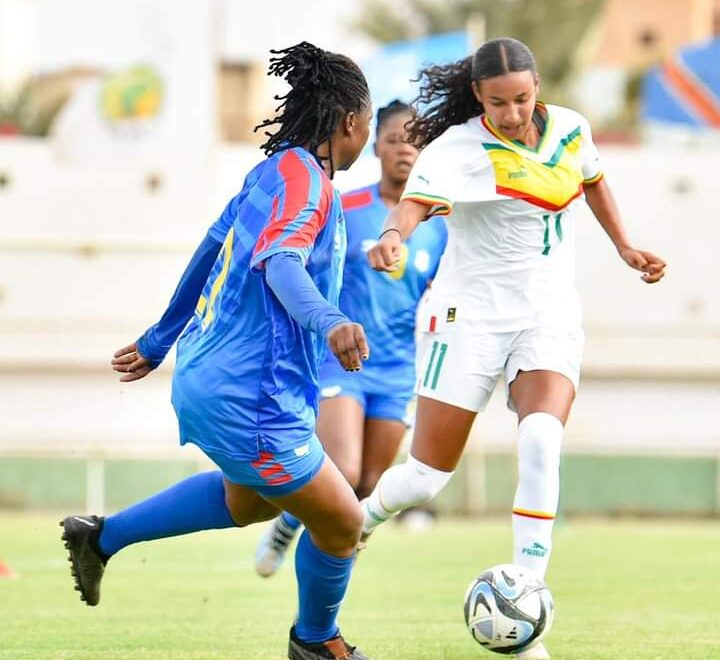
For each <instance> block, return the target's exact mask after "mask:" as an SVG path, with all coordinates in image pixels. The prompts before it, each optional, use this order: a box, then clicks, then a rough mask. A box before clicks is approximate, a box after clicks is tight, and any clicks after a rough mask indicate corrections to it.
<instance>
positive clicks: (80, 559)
mask: <svg viewBox="0 0 720 660" xmlns="http://www.w3.org/2000/svg"><path fill="white" fill-rule="evenodd" d="M276 55H278V56H277V57H274V58H273V59H272V60H271V65H270V74H272V75H276V76H281V77H284V78H285V79H286V80H287V82H288V83H289V84H290V86H291V89H290V91H289V92H288V94H287V95H286V96H284V97H282V98H281V100H282V104H281V105H280V107H279V108H278V111H279V112H280V114H279V116H277V117H276V118H274V119H271V120H267V121H265V122H264V123H263V124H261V125H260V127H259V128H271V127H273V126H277V128H276V130H275V132H274V133H273V132H266V135H267V136H268V140H267V141H266V142H265V144H264V145H263V149H264V150H265V152H266V154H267V155H268V158H267V159H266V160H265V161H263V162H262V163H260V164H259V165H258V166H257V167H256V168H255V169H254V170H252V172H250V174H249V175H248V176H247V178H246V180H245V184H244V186H243V189H242V190H241V192H240V193H239V194H238V195H237V196H236V197H234V198H233V199H232V200H231V201H230V203H229V204H228V206H227V208H226V209H225V211H224V212H223V214H222V215H221V217H220V218H219V220H218V221H217V222H216V223H215V224H214V225H213V226H212V227H211V228H210V231H209V232H208V236H207V237H206V239H205V240H204V241H203V243H202V244H201V246H200V247H199V248H198V250H197V252H196V254H195V255H194V257H193V259H192V261H191V263H190V265H189V267H188V269H187V270H186V273H185V275H184V276H183V278H182V280H181V282H180V285H179V286H178V289H177V290H176V292H175V295H174V297H173V299H172V300H171V303H170V306H169V308H168V311H167V312H166V314H165V315H164V316H163V318H162V319H161V321H160V322H159V323H158V324H156V325H155V326H153V327H152V328H150V329H149V330H148V331H147V332H146V333H145V334H144V335H143V336H142V337H141V338H140V339H139V340H138V341H137V342H136V343H134V344H131V345H130V346H128V347H126V348H124V349H121V350H120V351H118V352H117V353H116V355H115V359H114V360H113V367H114V369H115V370H116V371H119V372H121V373H123V374H124V376H123V378H121V380H124V381H131V380H137V379H139V378H142V377H143V376H145V375H147V374H148V373H149V371H150V370H151V369H152V368H153V367H155V366H157V364H159V362H160V361H161V360H162V358H163V357H164V356H165V353H166V352H167V350H168V349H169V347H170V346H171V345H172V344H173V343H174V341H175V339H176V338H177V336H178V334H179V333H180V331H181V330H182V328H183V326H184V325H185V323H186V322H187V319H188V318H189V316H190V315H191V313H192V311H191V310H192V309H193V307H195V306H196V303H197V308H196V311H195V314H194V316H193V318H192V321H191V322H190V324H189V325H188V327H187V329H186V331H185V333H184V334H183V336H182V337H181V339H180V340H179V343H178V357H177V365H176V368H175V374H174V378H173V388H172V402H173V405H174V407H175V411H176V413H177V417H178V421H179V426H180V442H181V443H186V442H192V443H195V444H196V445H198V446H199V447H200V448H201V449H202V450H203V451H204V452H205V453H206V454H207V455H208V456H209V457H210V458H211V459H212V460H213V461H214V462H215V463H216V464H217V465H218V466H219V467H220V471H215V472H207V473H202V474H198V475H195V476H193V477H190V478H189V479H186V480H185V481H182V482H180V483H178V484H176V485H175V486H173V487H172V488H170V489H168V490H166V491H163V492H161V493H159V494H157V495H155V496H153V497H151V498H149V499H148V500H145V501H144V502H140V503H139V504H136V505H134V506H131V507H129V508H128V509H125V510H123V511H120V512H119V513H117V514H115V515H112V516H109V517H108V518H99V517H97V516H69V517H67V518H65V519H64V520H63V521H62V523H61V524H62V525H63V526H64V533H63V539H64V540H65V544H66V546H67V548H68V550H69V552H70V559H71V561H72V568H73V575H74V576H75V581H76V583H77V588H78V590H79V591H80V593H81V596H82V598H83V600H85V602H86V603H87V604H88V605H96V604H97V603H98V601H99V598H100V581H101V578H102V576H103V572H104V568H105V565H106V563H107V561H108V560H109V559H110V558H111V557H112V556H113V555H115V554H116V553H117V552H118V551H119V550H121V549H122V548H124V547H126V546H128V545H130V544H132V543H137V542H139V541H149V540H152V539H157V538H164V537H169V536H176V535H179V534H187V533H190V532H195V531H199V530H204V529H218V528H226V527H235V526H244V525H248V524H251V523H253V522H257V521H260V520H267V519H268V518H272V517H274V516H276V515H277V513H278V511H279V510H288V511H292V513H293V514H294V515H296V516H297V517H298V518H299V519H300V520H302V521H303V523H304V524H305V526H306V528H307V531H306V533H304V534H303V536H302V537H301V539H300V541H299V544H298V552H297V555H296V573H297V580H298V595H299V606H298V616H297V620H296V622H295V625H294V626H293V627H292V628H291V630H290V644H289V651H288V653H289V657H290V658H291V659H294V660H315V659H321V658H326V659H335V658H344V659H348V660H351V659H352V660H363V659H364V660H367V658H366V656H365V655H363V654H362V653H361V652H360V651H358V650H357V649H355V648H354V647H351V646H350V645H348V644H347V643H346V642H345V641H344V640H343V638H342V637H341V635H340V632H339V630H338V627H337V624H336V618H337V612H338V609H339V607H340V603H341V602H342V600H343V597H344V595H345V592H346V589H347V585H348V582H349V579H350V572H351V568H352V564H353V556H354V552H355V546H356V544H357V541H358V538H359V535H360V525H361V522H362V516H361V513H360V507H359V504H358V501H357V498H356V497H355V494H354V493H353V491H352V489H351V488H350V486H349V485H348V483H347V481H346V480H345V478H344V477H343V476H342V474H341V473H340V471H339V470H338V469H337V467H336V466H335V464H334V463H333V462H332V461H330V460H325V454H324V452H323V449H322V447H321V445H320V443H319V442H318V440H317V437H316V436H315V417H316V413H317V407H318V399H319V396H318V365H319V364H320V363H321V361H322V357H323V353H324V348H325V343H326V342H327V344H329V346H330V349H331V350H332V352H333V354H334V355H335V356H337V359H338V360H339V361H340V363H341V364H342V366H343V368H344V369H348V370H350V371H355V370H359V369H360V368H361V360H362V359H365V358H367V355H368V346H367V343H366V340H365V335H364V332H363V329H362V327H361V326H360V325H358V324H356V323H351V322H350V321H349V320H348V318H347V316H345V315H344V314H343V313H341V312H340V311H339V310H338V309H337V307H336V304H337V301H338V294H339V290H340V284H341V278H342V267H343V261H344V258H345V252H346V236H345V223H344V219H343V215H342V209H341V202H340V196H339V194H338V193H337V192H336V191H335V190H334V188H333V186H332V183H331V181H330V179H331V178H332V176H333V174H334V172H335V171H336V170H339V169H346V168H348V167H349V166H350V165H351V164H352V163H353V161H354V160H355V159H356V158H357V156H358V155H359V153H360V151H361V150H362V148H363V146H364V145H365V143H366V141H367V138H368V133H369V123H370V119H371V116H372V114H371V113H372V111H371V104H370V97H369V93H368V88H367V83H366V81H365V78H364V76H363V74H362V72H361V71H360V69H359V68H358V66H357V65H356V64H355V63H354V62H353V61H352V60H350V59H348V58H347V57H345V56H343V55H338V54H335V53H330V52H327V51H323V50H321V49H319V48H316V47H315V46H312V45H311V44H308V43H302V44H299V45H297V46H293V47H292V48H288V49H286V50H283V51H278V52H276Z"/></svg>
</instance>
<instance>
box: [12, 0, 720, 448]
mask: <svg viewBox="0 0 720 660" xmlns="http://www.w3.org/2000/svg"><path fill="white" fill-rule="evenodd" d="M8 3H9V4H8ZM15 5H17V6H21V7H23V9H22V11H23V12H25V13H24V14H23V16H24V18H23V19H22V20H23V21H24V23H23V25H28V24H29V23H28V22H27V21H28V20H29V19H28V16H30V15H31V14H32V13H33V12H34V16H35V20H36V23H35V24H34V25H35V27H34V30H35V31H34V33H33V34H34V36H33V37H32V38H30V39H28V41H27V43H28V44H34V45H33V48H32V49H28V50H25V51H22V52H23V53H24V55H23V57H25V58H26V64H23V66H27V61H28V60H29V59H31V65H30V68H32V69H33V70H42V71H50V70H52V69H53V67H67V66H74V65H77V66H86V67H88V66H92V67H97V68H98V69H101V70H103V71H104V70H110V71H115V72H117V73H120V74H122V73H123V72H127V71H128V70H130V69H132V68H133V67H136V66H138V65H149V66H150V67H151V68H153V69H154V70H156V71H157V72H158V73H159V74H160V76H161V78H162V80H163V85H162V86H161V90H160V91H159V94H160V98H161V101H160V105H159V106H158V107H157V108H156V112H155V114H152V113H151V114H150V115H143V114H142V113H140V116H139V117H135V119H137V123H135V124H133V123H132V121H130V122H129V123H128V119H127V117H125V118H123V117H120V119H117V118H115V119H113V117H114V115H112V112H110V115H111V116H110V117H108V116H107V112H108V108H107V107H105V108H104V109H103V106H102V105H100V106H99V105H98V104H97V103H95V102H94V100H97V99H98V98H101V96H102V95H101V90H102V80H105V79H104V78H103V79H102V80H101V79H100V78H98V79H97V80H95V81H92V82H93V84H94V85H95V88H92V87H88V88H87V91H86V92H85V93H86V94H87V98H86V99H85V100H83V99H78V100H77V106H75V107H73V106H70V107H69V108H68V115H66V117H65V118H64V120H65V122H66V123H65V124H64V125H63V123H62V121H61V123H60V125H59V126H58V132H57V133H56V135H55V139H54V140H48V141H43V140H25V139H18V138H16V139H2V138H0V183H1V182H3V181H4V185H0V263H2V268H0V419H2V420H3V423H2V424H1V425H0V455H1V454H2V453H3V452H5V453H9V452H19V451H21V452H33V451H37V452H48V451H50V452H56V453H61V454H62V453H67V452H68V451H70V450H73V451H76V452H79V453H80V454H81V455H86V454H87V455H94V456H98V455H106V454H113V453H115V454H123V455H128V454H139V455H142V454H158V453H159V454H170V455H179V452H178V450H176V427H175V420H174V416H173V413H172V410H171V408H170V404H169V380H168V374H169V370H168V369H167V368H163V369H162V370H161V371H160V372H159V373H158V374H155V375H153V377H151V378H148V379H145V380H143V381H142V382H140V383H137V384H134V385H130V386H121V385H120V384H118V383H117V382H116V380H115V378H114V376H113V374H112V373H111V372H110V370H109V368H108V366H107V363H108V361H109V358H110V354H111V353H112V351H113V350H115V349H116V348H118V347H120V346H122V345H125V344H127V343H128V342H130V341H132V340H133V339H134V338H135V337H136V336H138V335H139V334H140V333H141V332H142V330H144V328H145V327H146V326H147V325H148V324H149V323H150V322H152V321H154V320H155V319H156V318H157V317H158V315H159V314H160V313H161V311H162V310H163V309H164V307H165V304H166V302H167V300H168V298H169V296H170V294H171V292H172V289H173V287H174V284H175V282H176V281H177V278H178V276H179V274H180V273H181V271H182V269H183V267H184V265H185V263H186V262H187V259H188V257H189V255H190V253H191V251H192V249H193V247H194V245H195V244H196V242H197V241H198V240H199V239H200V237H201V236H202V235H203V234H204V232H205V230H206V228H207V226H208V225H209V223H210V222H211V221H212V220H213V219H214V218H215V217H216V216H217V214H219V212H220V211H221V210H222V207H223V206H224V203H225V202H226V200H227V198H228V197H229V196H230V195H232V194H233V193H234V192H236V191H237V189H238V188H239V186H240V185H241V183H242V180H243V178H244V175H245V173H246V171H247V170H248V169H249V167H250V166H251V165H252V164H254V163H255V162H257V160H259V159H260V158H261V157H262V154H261V153H260V152H259V150H258V149H257V148H255V147H249V146H242V145H227V144H223V143H222V141H221V140H219V139H218V133H217V125H216V119H215V103H216V98H217V97H216V96H215V92H214V90H215V89H216V81H217V78H216V77H215V71H216V67H217V63H218V61H221V62H222V61H225V62H227V63H229V64H230V65H231V68H232V67H233V66H240V67H242V66H244V65H245V64H247V65H248V66H250V65H251V64H252V63H253V62H256V61H257V58H260V59H261V60H263V62H264V58H265V57H266V56H267V49H268V48H270V47H278V46H279V47H282V46H286V45H290V44H293V43H296V42H298V41H302V40H310V41H313V42H315V43H317V44H318V45H320V46H323V47H325V48H328V49H331V50H332V49H334V50H339V51H342V52H347V53H348V54H351V55H354V56H355V57H357V58H358V59H361V58H363V57H365V56H366V55H367V54H369V53H370V50H371V48H370V45H369V44H368V43H367V42H366V41H364V40H362V39H358V38H356V37H351V36H350V33H349V28H347V24H348V20H349V17H348V14H347V12H348V11H349V10H350V9H351V5H350V4H349V3H338V2H333V1H332V0H308V1H307V2H304V3H299V2H296V1H293V2H290V1H285V0H280V1H276V2H272V3H266V4H262V3H255V2H254V3H248V2H243V1H242V0H226V1H225V2H219V1H217V0H216V1H215V2H209V1H207V0H183V2H171V1H170V0H143V1H142V2H141V1H140V0H126V1H124V2H110V0H63V2H56V1H53V0H0V12H5V13H0V17H2V18H3V19H6V17H7V11H6V8H7V7H8V6H15ZM29 8H30V9H29ZM279 16H281V17H282V20H278V17H279ZM308 16H312V17H313V20H312V21H309V20H308ZM31 22H32V21H31ZM6 25H7V24H4V25H3V27H2V29H3V30H5V29H6ZM2 34H4V32H3V33H2ZM35 45H37V50H35ZM2 47H3V46H2V42H0V53H3V55H2V56H0V63H3V62H4V63H5V64H0V65H2V66H5V68H4V69H2V71H6V70H7V65H6V63H7V61H8V60H7V57H6V55H5V54H6V53H7V49H6V50H4V51H3V50H1V49H2ZM30 51H32V57H30V55H29V53H30ZM16 52H20V51H16ZM3 57H4V58H5V59H2V58H3ZM21 59H22V58H21ZM264 66H265V64H264V63H263V64H262V66H261V69H262V70H264ZM19 70H20V69H18V71H19ZM261 75H262V72H261ZM230 87H232V85H230ZM144 89H145V91H147V90H148V89H149V90H150V93H149V95H148V96H146V97H141V98H143V99H144V102H147V103H148V104H150V105H149V106H145V105H143V104H142V103H141V104H140V105H139V106H138V105H135V106H132V104H130V106H131V107H134V108H135V109H136V110H137V109H138V107H140V108H145V109H147V107H154V106H152V102H153V100H155V101H157V98H156V97H154V96H153V95H152V91H153V89H154V88H153V85H152V84H148V87H147V88H144ZM238 89H242V85H241V84H239V87H238ZM266 91H267V92H268V93H267V95H266V96H263V98H267V99H268V100H269V101H271V100H270V96H271V93H272V89H271V88H268V89H267V90H266ZM112 98H115V97H112V95H111V99H112ZM136 101H137V99H136ZM244 103H245V100H244V99H241V100H240V101H239V102H238V104H239V105H244ZM248 103H251V101H250V100H248ZM110 106H111V108H112V107H114V106H112V103H110ZM103 112H105V113H106V114H102V113H103ZM131 119H132V117H131ZM113 122H115V123H113ZM135 129H137V132H136V133H133V130H135ZM602 155H603V158H604V162H605V170H606V172H607V175H608V179H609V181H610V182H611V184H612V185H613V188H614V190H615V191H616V195H617V197H618V200H619V203H620V206H621V208H622V209H623V212H624V215H625V218H626V220H627V224H628V227H629V229H630V232H631V234H632V236H633V237H635V239H636V241H637V244H638V245H639V246H641V247H643V248H647V249H651V250H653V251H657V252H658V253H659V254H662V255H663V256H665V257H666V258H667V260H668V262H669V264H670V265H669V270H668V276H667V278H666V280H665V281H663V282H662V283H661V284H660V285H657V286H653V287H647V286H645V285H643V284H642V283H640V282H639V279H638V276H637V274H636V273H633V272H631V271H630V270H629V269H627V268H626V267H625V266H624V265H623V264H622V263H621V262H620V260H619V259H618V258H617V256H616V255H615V254H614V251H613V249H612V246H611V245H610V243H609V241H608V240H607V239H606V237H605V236H604V235H603V234H602V231H601V230H600V229H599V227H598V226H597V225H596V224H595V223H594V222H593V221H592V220H591V219H590V217H589V213H585V214H584V216H583V217H582V218H581V219H580V220H579V223H580V228H579V231H578V241H579V245H578V285H579V288H580V290H581V294H582V298H583V303H584V308H585V319H586V329H587V332H588V345H587V353H586V369H585V382H584V384H583V389H582V390H581V393H580V397H579V399H578V402H577V407H576V411H575V413H574V414H573V417H572V419H571V423H570V426H569V433H568V448H569V450H570V451H573V450H578V451H580V450H585V449H587V448H590V449H593V450H604V451H619V450H624V451H628V450H630V451H638V452H641V453H642V452H674V451H677V450H678V448H681V449H682V450H684V451H688V452H698V453H712V452H720V441H719V436H718V434H717V431H716V423H715V420H716V417H717V408H718V405H720V293H718V291H719V289H718V287H716V286H715V285H714V281H715V272H714V271H715V263H716V258H715V250H716V246H718V245H720V224H719V223H717V221H716V218H717V213H718V204H717V195H716V175H715V173H716V171H717V165H718V161H717V156H716V153H715V152H714V151H713V152H696V153H684V152H678V153H673V152H668V151H662V150H647V149H627V148H625V149H621V148H617V147H616V148H613V149H606V150H603V154H602ZM377 174H378V167H377V163H376V161H375V160H374V159H373V158H372V157H367V158H364V159H363V160H361V161H360V162H359V163H358V164H357V165H356V166H355V167H354V168H353V170H351V171H350V172H349V173H347V174H343V175H342V176H338V180H337V184H338V186H339V187H341V188H342V189H348V188H351V187H355V186H358V185H361V184H365V183H368V182H370V181H372V180H373V179H374V178H375V177H376V176H377ZM501 399H502V397H498V396H496V397H495V399H494V401H493V403H492V404H491V406H490V409H489V411H488V414H487V415H485V416H484V417H482V420H481V423H480V425H479V430H480V434H479V437H481V438H482V439H483V441H484V445H485V446H493V445H494V446H496V447H500V448H505V449H507V448H508V447H509V446H510V444H511V442H512V438H513V435H514V429H513V424H514V420H513V417H512V416H510V415H509V414H508V413H507V412H506V411H505V410H504V409H503V406H502V401H501ZM137 420H142V423H141V424H138V422H137ZM476 446H480V445H479V444H478V445H476ZM187 451H192V450H183V455H187Z"/></svg>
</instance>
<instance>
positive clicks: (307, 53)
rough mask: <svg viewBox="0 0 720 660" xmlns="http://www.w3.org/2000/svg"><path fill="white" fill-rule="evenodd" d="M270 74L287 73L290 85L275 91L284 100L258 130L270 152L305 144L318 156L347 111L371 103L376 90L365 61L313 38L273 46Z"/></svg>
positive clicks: (277, 97) (279, 74)
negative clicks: (279, 47)
mask: <svg viewBox="0 0 720 660" xmlns="http://www.w3.org/2000/svg"><path fill="white" fill-rule="evenodd" d="M270 52H271V53H272V54H273V55H275V56H276V57H271V58H270V66H269V68H268V75H269V76H278V77H281V78H284V79H285V80H286V81H287V82H288V84H289V85H290V88H291V89H290V91H289V92H288V93H287V94H285V95H284V96H275V100H277V101H281V103H280V105H278V107H277V108H275V112H276V116H275V117H273V118H272V119H265V120H264V121H263V122H262V123H261V124H258V125H257V126H256V127H255V130H256V131H257V130H260V129H267V128H269V127H271V126H276V125H277V126H279V128H278V129H277V130H276V131H275V132H271V131H267V130H266V131H265V135H266V136H267V138H268V139H267V141H266V142H265V143H264V144H263V145H262V146H261V147H260V148H261V149H262V150H263V151H264V152H265V155H267V156H270V155H272V154H274V153H276V152H278V151H280V150H282V149H287V148H289V147H298V146H299V147H304V148H306V149H308V150H309V151H310V152H311V153H312V154H313V155H315V156H316V157H317V147H318V146H319V145H320V144H322V143H323V142H325V141H327V140H329V139H330V137H331V136H332V134H333V133H334V132H335V129H336V128H337V126H338V123H339V122H340V120H341V119H342V117H343V116H344V115H345V114H347V113H348V112H360V111H362V110H363V109H365V108H367V107H369V105H370V91H369V89H368V84H367V81H366V80H365V76H364V75H363V73H362V71H361V70H360V67H359V66H358V65H357V64H355V62H353V61H352V60H351V59H350V58H349V57H346V56H345V55H340V54H339V53H331V52H329V51H327V50H322V49H321V48H318V47H316V46H313V45H312V44H311V43H308V42H307V41H303V42H302V43H299V44H296V45H295V46H290V47H289V48H284V49H282V50H271V51H270Z"/></svg>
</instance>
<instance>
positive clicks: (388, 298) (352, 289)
mask: <svg viewBox="0 0 720 660" xmlns="http://www.w3.org/2000/svg"><path fill="white" fill-rule="evenodd" d="M342 204H343V210H344V213H345V222H346V225H347V237H348V249H347V257H346V263H345V271H344V273H343V288H342V291H341V293H340V309H341V310H342V311H343V312H344V313H345V314H346V315H347V316H348V317H349V318H350V319H351V320H352V321H355V322H357V323H360V324H361V325H362V326H363V328H364V329H365V333H366V334H367V338H368V343H369V344H370V359H369V360H368V361H367V362H365V363H364V364H363V369H362V371H361V372H360V373H359V374H351V376H350V377H351V378H353V379H355V378H359V379H361V380H362V382H363V388H364V389H367V390H368V391H370V392H375V393H384V392H387V393H396V392H398V391H399V390H403V389H405V390H409V391H410V392H412V388H413V386H414V382H415V313H416V310H417V306H418V303H419V301H420V298H421V297H422V295H423V293H424V292H425V289H426V288H427V286H428V282H429V281H430V280H431V279H432V278H433V277H434V275H435V272H436V271H437V268H438V264H439V262H440V257H441V256H442V253H443V251H444V249H445V243H446V241H447V229H446V227H445V222H444V220H443V219H442V218H435V217H434V218H431V219H429V220H427V221H425V222H423V223H421V224H420V226H419V227H418V228H417V229H416V230H415V231H414V232H413V234H412V235H411V236H410V238H409V239H408V240H407V242H406V243H404V244H403V247H402V250H403V252H402V256H401V260H400V265H399V268H398V270H396V271H395V272H393V273H380V272H377V271H374V270H373V269H372V268H371V267H370V264H369V263H368V259H367V251H368V250H369V249H370V248H371V247H372V246H373V245H375V243H376V242H377V238H378V236H379V235H380V233H381V232H382V228H383V223H384V222H385V219H386V217H387V214H388V212H389V209H388V207H387V206H386V205H385V202H383V200H382V198H381V197H380V190H379V186H378V185H377V184H375V185H372V186H368V187H366V188H361V189H359V190H356V191H353V192H350V193H347V194H345V195H343V197H342ZM327 361H328V363H327V366H328V373H329V372H331V371H333V367H334V364H333V363H334V362H335V363H336V362H337V359H336V358H335V356H333V355H329V356H328V357H327ZM323 372H325V367H323Z"/></svg>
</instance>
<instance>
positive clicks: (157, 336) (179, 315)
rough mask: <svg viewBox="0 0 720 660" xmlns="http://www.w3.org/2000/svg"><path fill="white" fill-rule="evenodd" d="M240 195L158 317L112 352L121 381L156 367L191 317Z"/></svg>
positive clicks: (216, 224)
mask: <svg viewBox="0 0 720 660" xmlns="http://www.w3.org/2000/svg"><path fill="white" fill-rule="evenodd" d="M242 197H243V194H242V193H241V194H240V195H237V196H236V197H234V198H233V199H232V200H231V201H230V203H229V204H228V205H227V206H226V207H225V210H224V211H223V213H222V214H221V215H220V217H219V218H218V219H217V220H216V221H215V222H214V223H213V224H212V226H211V227H210V229H209V230H208V233H207V234H206V236H205V238H204V239H203V240H202V242H201V243H200V245H199V246H198V247H197V249H196V250H195V252H194V254H193V256H192V257H191V259H190V262H189V263H188V265H187V266H186V267H185V271H184V272H183V274H182V276H181V277H180V281H179V282H178V284H177V287H176V288H175V292H174V293H173V296H172V298H171V299H170V302H169V303H168V306H167V308H166V310H165V312H164V313H163V315H162V317H161V318H160V320H159V321H158V322H157V323H154V324H153V325H151V326H150V327H149V328H148V329H147V330H146V331H145V332H144V333H143V334H142V335H141V336H140V337H139V338H138V339H136V340H135V341H134V342H132V343H131V344H128V345H127V346H123V348H120V349H118V350H117V351H115V353H114V355H113V358H112V361H111V362H110V364H111V366H112V368H113V370H114V371H117V372H118V373H121V374H123V375H122V377H121V378H120V381H121V382H125V383H128V382H132V381H134V380H140V379H141V378H144V377H145V376H147V375H148V374H149V373H150V372H151V371H152V370H153V369H156V368H157V367H159V366H160V364H161V363H162V361H163V360H164V359H165V356H166V355H167V353H168V351H169V350H170V349H171V348H172V346H173V344H174V343H175V341H176V340H177V338H178V337H179V336H180V333H181V332H182V331H183V329H184V328H185V326H186V325H187V323H188V321H189V320H190V319H191V318H192V315H193V313H194V312H195V308H196V306H197V301H198V299H199V298H200V294H201V293H202V290H203V287H204V286H205V282H206V281H207V278H208V275H209V274H210V271H211V270H212V267H213V265H214V264H215V260H216V259H217V256H218V254H219V252H220V249H221V248H222V245H223V242H224V241H225V236H226V235H227V233H228V231H229V230H230V228H231V227H232V223H233V219H234V217H235V212H236V210H237V206H238V204H239V202H240V200H241V198H242Z"/></svg>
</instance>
